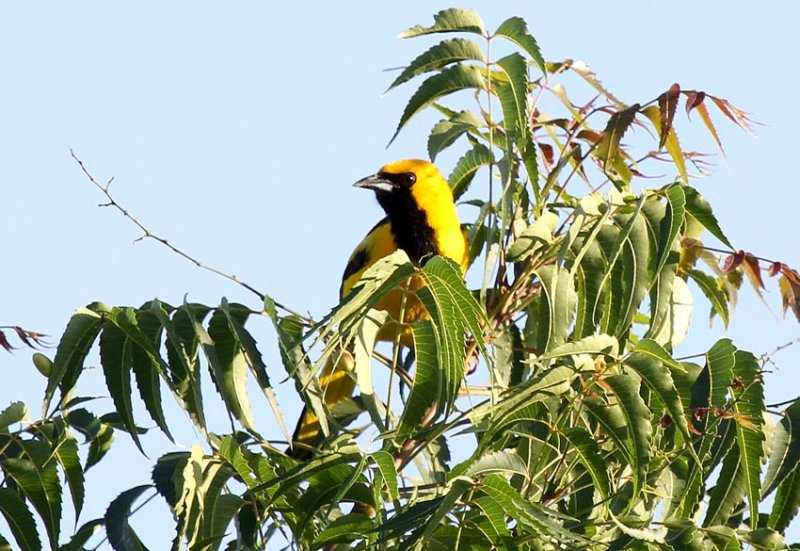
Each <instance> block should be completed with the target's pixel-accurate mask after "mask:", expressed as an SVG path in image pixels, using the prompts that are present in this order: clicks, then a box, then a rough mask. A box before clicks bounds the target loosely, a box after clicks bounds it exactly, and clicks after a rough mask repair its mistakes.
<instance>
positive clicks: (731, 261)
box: [722, 251, 745, 272]
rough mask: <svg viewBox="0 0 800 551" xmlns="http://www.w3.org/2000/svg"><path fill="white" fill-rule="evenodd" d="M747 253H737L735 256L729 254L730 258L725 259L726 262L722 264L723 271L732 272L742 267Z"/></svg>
mask: <svg viewBox="0 0 800 551" xmlns="http://www.w3.org/2000/svg"><path fill="white" fill-rule="evenodd" d="M744 257H745V253H744V251H736V252H735V253H733V254H729V255H728V257H727V258H726V259H725V262H723V263H722V271H723V272H732V271H734V270H735V269H736V268H738V267H739V265H741V263H742V261H743V260H744Z"/></svg>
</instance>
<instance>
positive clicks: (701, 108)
mask: <svg viewBox="0 0 800 551" xmlns="http://www.w3.org/2000/svg"><path fill="white" fill-rule="evenodd" d="M701 93H702V92H701ZM704 96H705V94H704ZM687 106H688V105H687ZM697 112H698V113H700V118H701V119H702V121H703V124H704V125H706V129H707V130H708V132H709V133H710V134H711V137H712V138H714V141H715V142H716V144H717V147H719V152H720V153H722V156H723V157H725V148H724V147H722V140H720V139H719V134H717V128H716V127H715V126H714V121H712V120H711V115H709V114H708V108H707V107H706V106H705V104H704V103H702V101H701V102H700V103H698V104H697Z"/></svg>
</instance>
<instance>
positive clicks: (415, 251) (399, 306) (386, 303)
mask: <svg viewBox="0 0 800 551" xmlns="http://www.w3.org/2000/svg"><path fill="white" fill-rule="evenodd" d="M354 185H355V186H356V187H360V188H365V189H371V190H373V191H374V192H375V197H376V198H377V200H378V203H379V204H380V206H381V207H382V208H383V210H384V211H385V212H386V217H385V218H384V219H383V220H381V221H380V222H378V223H377V224H376V225H375V227H374V228H372V230H370V232H369V233H368V234H367V235H366V237H364V239H363V240H362V241H361V243H359V245H358V246H357V247H356V248H355V250H354V251H353V254H351V255H350V259H349V260H348V261H347V266H346V267H345V269H344V274H343V275H342V285H341V287H340V289H339V295H340V298H344V297H346V296H347V295H348V294H349V293H350V291H351V290H352V288H353V286H354V285H355V284H356V283H357V282H358V280H359V279H360V278H361V275H362V274H363V273H364V271H365V270H367V268H369V267H370V266H372V265H373V264H374V263H375V262H377V261H378V260H380V259H381V258H383V257H385V256H388V255H390V254H391V253H393V252H394V251H396V250H398V249H402V250H404V251H405V252H406V254H407V255H408V257H409V258H410V259H411V260H412V261H414V262H416V263H418V264H419V265H424V264H425V262H426V261H427V260H428V259H430V258H432V257H434V256H436V255H441V256H446V257H448V258H451V259H452V260H454V261H455V262H457V263H458V264H459V265H460V266H461V271H462V273H463V272H465V271H466V269H467V266H468V263H469V247H468V245H467V240H466V237H465V235H464V232H463V231H462V229H461V223H460V222H459V219H458V214H457V213H456V207H455V203H454V200H453V192H452V190H451V189H450V186H449V185H448V183H447V181H446V180H445V179H444V178H443V177H442V175H441V173H440V172H439V170H438V169H437V168H436V167H435V166H434V165H433V164H431V163H429V162H427V161H422V160H418V159H409V160H404V161H396V162H393V163H389V164H387V165H385V166H384V167H382V168H381V169H380V170H379V171H378V172H377V173H376V174H373V175H372V176H368V177H366V178H364V179H362V180H359V181H358V182H356V183H355V184H354ZM420 285H422V282H421V281H419V280H418V278H416V281H412V283H411V285H410V287H411V290H412V291H413V289H414V286H417V288H418V287H419V286H420ZM403 294H404V291H403V290H401V289H396V290H394V291H392V292H390V293H388V294H387V295H386V296H384V297H383V298H382V299H381V300H380V301H379V302H378V304H377V305H376V308H377V309H378V310H385V311H386V312H388V313H389V316H390V318H391V319H393V320H395V322H397V321H400V322H401V325H400V326H398V324H397V323H389V324H387V325H385V326H384V327H383V328H381V330H380V331H379V332H378V336H377V338H378V339H379V340H386V341H393V340H394V339H395V337H396V336H397V331H401V334H400V342H401V344H404V345H408V346H410V345H412V344H413V341H412V340H411V333H410V331H409V330H408V326H407V325H406V324H410V323H412V322H414V321H416V320H419V319H423V318H425V317H427V316H428V313H427V311H426V310H425V307H424V306H423V305H422V303H421V302H420V301H419V300H418V299H417V298H416V297H415V296H414V294H413V292H412V293H410V294H408V296H407V298H406V299H405V304H403ZM401 310H402V315H403V319H402V320H400V319H399V318H400V315H401ZM343 363H344V362H341V361H340V362H333V361H329V362H328V363H327V364H326V365H325V367H324V368H323V370H322V373H321V374H320V377H319V382H320V388H321V389H322V391H323V393H324V400H325V404H326V405H327V406H328V407H332V406H333V405H335V404H337V403H339V402H341V401H342V400H344V399H345V398H348V397H349V396H351V395H352V394H353V390H354V388H355V381H354V380H353V378H352V376H351V374H350V373H349V371H348V369H347V368H346V367H345V366H344V365H342V364H343ZM319 436H320V425H319V419H318V418H317V416H316V415H315V414H314V412H313V411H311V410H309V409H308V407H306V408H304V409H303V413H302V415H301V416H300V421H299V422H298V424H297V428H296V429H295V432H294V436H293V441H294V442H293V445H292V450H291V455H293V456H294V457H297V458H300V459H305V458H308V457H309V456H310V455H311V453H310V450H311V449H312V446H313V445H314V444H315V443H316V442H317V440H318V438H319Z"/></svg>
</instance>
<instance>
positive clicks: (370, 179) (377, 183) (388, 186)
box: [353, 174, 395, 193]
mask: <svg viewBox="0 0 800 551" xmlns="http://www.w3.org/2000/svg"><path fill="white" fill-rule="evenodd" d="M353 186H355V187H361V188H366V189H371V190H374V191H385V192H387V193H388V192H391V191H392V190H393V189H394V188H395V185H394V183H392V182H390V181H389V180H387V179H386V178H383V177H382V176H380V175H378V174H373V175H372V176H367V177H366V178H362V179H360V180H359V181H358V182H356V183H355V184H353Z"/></svg>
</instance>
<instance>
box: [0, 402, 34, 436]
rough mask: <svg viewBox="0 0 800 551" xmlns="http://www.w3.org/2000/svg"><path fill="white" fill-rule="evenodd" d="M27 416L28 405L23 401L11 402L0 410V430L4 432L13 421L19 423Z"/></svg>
mask: <svg viewBox="0 0 800 551" xmlns="http://www.w3.org/2000/svg"><path fill="white" fill-rule="evenodd" d="M27 418H28V406H26V405H25V402H20V401H17V402H11V403H10V404H9V405H8V406H7V407H6V408H5V409H4V410H3V411H2V412H0V432H5V431H6V430H8V427H9V426H11V425H13V424H14V423H19V422H21V421H24V420H25V419H27Z"/></svg>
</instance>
